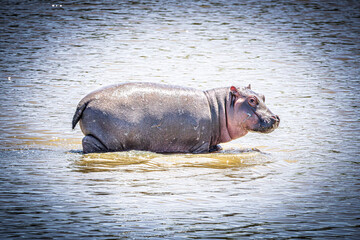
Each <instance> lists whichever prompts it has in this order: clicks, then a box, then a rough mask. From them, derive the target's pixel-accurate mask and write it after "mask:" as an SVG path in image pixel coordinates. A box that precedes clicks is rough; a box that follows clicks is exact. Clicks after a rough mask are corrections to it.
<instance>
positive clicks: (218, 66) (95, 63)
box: [0, 0, 360, 239]
mask: <svg viewBox="0 0 360 240" xmlns="http://www.w3.org/2000/svg"><path fill="white" fill-rule="evenodd" d="M359 12H360V5H359V3H358V2H357V1H316V0H314V1H293V0H290V1H252V0H249V1H232V0H230V1H220V0H214V1H205V0H200V1H190V0H189V1H188V0H185V1H165V0H164V1H163V0H160V1H142V0H141V1H127V0H124V1H91V2H89V1H62V2H61V3H57V2H46V1H45V2H44V1H30V2H26V1H17V0H15V1H2V2H1V4H0V27H1V31H0V81H1V82H0V161H1V164H0V220H1V224H0V238H1V239H20V238H24V239H124V238H129V239H145V238H154V239H160V238H165V239H187V238H203V239H210V238H214V239H223V238H229V239H244V238H245V239H246V238H248V239H254V238H260V239H262V238H265V239H269V238H271V239H289V238H308V239H358V238H359V237H360V232H359V230H358V228H359V225H360V204H359V203H360V188H359V186H360V179H359V172H360V169H359V166H360V165H359V159H360V158H359V155H360V151H359V149H360V137H359V136H360V135H359V133H360V110H359V96H360V95H359V94H360V78H359V76H360V72H359V69H360V68H359V66H360V65H359V57H360V51H359V49H360V15H359ZM135 81H147V82H156V83H165V84H176V85H181V86H187V87H194V88H197V89H210V88H215V87H223V86H231V85H237V86H246V85H248V84H251V85H252V88H253V89H254V90H255V91H257V92H260V93H263V94H265V96H266V102H267V105H268V107H269V108H270V109H271V110H272V111H273V112H274V113H275V114H278V115H279V116H280V118H281V123H280V127H279V128H278V129H277V130H275V131H274V132H273V133H270V134H266V135H262V134H257V133H249V134H248V135H247V136H245V137H243V138H240V139H238V140H235V141H232V142H230V143H226V144H223V145H222V147H223V150H221V151H219V152H216V153H211V154H197V155H194V154H157V153H151V152H141V151H129V152H118V153H103V154H85V155H84V154H82V152H81V150H82V149H81V139H82V136H83V135H82V133H81V131H80V129H79V127H78V126H77V127H76V128H75V130H71V120H72V116H73V113H74V111H75V108H76V105H77V103H78V102H79V100H80V99H81V98H82V97H83V96H84V95H86V94H87V93H89V92H90V91H93V90H95V89H97V88H99V87H102V86H105V85H108V84H114V83H123V82H135Z"/></svg>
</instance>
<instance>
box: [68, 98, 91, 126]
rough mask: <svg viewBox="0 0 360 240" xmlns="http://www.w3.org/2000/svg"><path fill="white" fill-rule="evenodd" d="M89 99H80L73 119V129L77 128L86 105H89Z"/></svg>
mask: <svg viewBox="0 0 360 240" xmlns="http://www.w3.org/2000/svg"><path fill="white" fill-rule="evenodd" d="M88 103H89V101H80V103H79V105H78V106H77V108H76V111H75V114H74V117H73V120H72V129H74V128H75V126H76V124H77V123H78V121H79V120H80V118H81V115H82V113H83V112H84V110H85V108H86V106H87V105H88Z"/></svg>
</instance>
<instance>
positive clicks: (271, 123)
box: [251, 109, 279, 133]
mask: <svg viewBox="0 0 360 240" xmlns="http://www.w3.org/2000/svg"><path fill="white" fill-rule="evenodd" d="M251 110H252V112H253V113H254V114H255V115H256V117H257V118H258V124H256V126H255V127H254V128H253V129H251V131H254V132H261V133H271V132H272V131H274V130H275V129H276V128H278V126H279V121H276V120H275V119H273V118H267V119H264V118H262V117H260V116H259V114H258V113H256V111H254V110H253V109H251Z"/></svg>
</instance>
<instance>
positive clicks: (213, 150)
mask: <svg viewBox="0 0 360 240" xmlns="http://www.w3.org/2000/svg"><path fill="white" fill-rule="evenodd" d="M222 149H223V148H222V147H221V146H220V145H214V146H210V149H209V152H218V151H221V150H222Z"/></svg>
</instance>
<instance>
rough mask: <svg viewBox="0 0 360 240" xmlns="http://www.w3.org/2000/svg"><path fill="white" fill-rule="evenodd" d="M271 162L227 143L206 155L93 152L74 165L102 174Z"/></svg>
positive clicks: (253, 151)
mask: <svg viewBox="0 0 360 240" xmlns="http://www.w3.org/2000/svg"><path fill="white" fill-rule="evenodd" d="M271 162H273V159H272V157H271V155H270V154H269V153H266V152H262V151H260V150H259V149H256V148H241V147H239V146H236V148H235V145H230V144H225V145H224V149H223V150H221V151H219V152H217V153H205V154H159V153H153V152H145V151H135V150H133V151H126V152H107V153H89V154H84V155H83V156H82V157H81V159H79V160H78V161H76V162H74V167H75V169H76V171H81V172H99V171H117V170H124V171H128V170H129V166H131V165H137V166H136V169H137V170H146V171H159V170H166V169H168V168H174V167H176V168H178V167H205V168H233V167H237V168H238V167H240V168H242V167H250V166H255V165H264V164H267V163H271Z"/></svg>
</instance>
